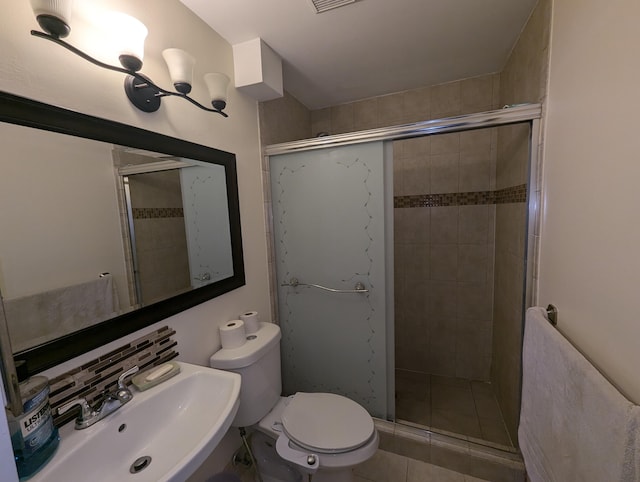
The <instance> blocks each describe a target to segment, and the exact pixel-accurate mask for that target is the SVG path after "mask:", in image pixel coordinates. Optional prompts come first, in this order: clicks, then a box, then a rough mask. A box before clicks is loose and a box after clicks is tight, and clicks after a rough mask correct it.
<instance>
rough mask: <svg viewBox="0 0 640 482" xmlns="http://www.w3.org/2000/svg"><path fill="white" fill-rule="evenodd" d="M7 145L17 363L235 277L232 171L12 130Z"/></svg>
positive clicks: (6, 258) (3, 247) (6, 128)
mask: <svg viewBox="0 0 640 482" xmlns="http://www.w3.org/2000/svg"><path fill="white" fill-rule="evenodd" d="M25 131H27V132H25ZM0 142H1V143H2V146H3V153H4V156H3V162H2V164H1V167H0V202H1V206H2V208H1V209H0V225H2V226H3V235H2V236H1V237H0V293H1V294H2V300H3V303H4V308H5V312H6V318H7V323H8V327H9V333H10V336H11V342H12V346H13V350H14V352H18V351H22V350H25V349H28V348H30V347H33V346H37V345H41V344H43V343H46V342H48V341H50V340H54V339H57V338H59V337H61V336H63V335H66V334H69V333H74V332H76V331H78V330H81V329H83V328H86V327H88V326H91V325H93V324H96V323H99V322H102V321H105V320H109V319H112V318H114V317H116V316H119V315H122V314H124V313H128V312H131V311H133V310H136V309H138V308H141V307H144V306H148V305H150V304H153V303H156V302H158V301H161V300H165V299H168V298H171V297H173V296H175V295H178V294H180V293H185V292H187V291H190V290H192V289H194V288H198V287H201V286H205V285H207V284H210V283H214V282H216V281H219V280H223V279H226V278H229V277H232V276H233V275H234V273H233V257H232V246H231V234H230V225H229V216H228V213H229V210H228V196H227V195H228V193H227V186H226V179H225V167H224V166H222V165H217V164H211V163H206V162H202V161H196V160H191V159H186V158H181V157H172V156H168V155H165V154H162V153H154V152H149V151H143V150H140V149H132V148H128V147H122V146H114V145H113V144H110V143H106V142H99V141H95V140H90V139H84V138H79V137H72V136H67V135H64V134H59V133H54V132H49V131H44V130H39V129H33V128H29V127H23V126H17V125H12V124H2V128H1V129H0Z"/></svg>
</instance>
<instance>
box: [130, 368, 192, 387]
mask: <svg viewBox="0 0 640 482" xmlns="http://www.w3.org/2000/svg"><path fill="white" fill-rule="evenodd" d="M178 373H180V365H178V363H177V362H167V363H163V364H162V365H158V366H156V367H152V368H150V369H148V370H145V371H144V372H142V373H138V374H137V375H136V376H135V377H133V378H132V379H131V383H133V385H134V386H135V387H136V388H137V389H138V390H140V391H141V392H142V391H144V390H147V389H149V388H151V387H155V386H156V385H158V384H159V383H162V382H164V381H165V380H168V379H169V378H171V377H173V376H175V375H177V374H178Z"/></svg>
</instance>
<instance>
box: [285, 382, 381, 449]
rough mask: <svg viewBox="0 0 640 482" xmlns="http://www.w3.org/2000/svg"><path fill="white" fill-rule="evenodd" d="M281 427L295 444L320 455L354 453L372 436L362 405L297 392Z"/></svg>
mask: <svg viewBox="0 0 640 482" xmlns="http://www.w3.org/2000/svg"><path fill="white" fill-rule="evenodd" d="M282 428H283V432H284V435H286V437H287V438H288V439H289V440H290V441H291V442H293V443H294V444H295V445H298V446H299V447H302V448H304V449H306V450H310V451H312V452H314V453H319V454H339V453H344V452H349V451H352V450H355V449H357V448H359V447H362V446H363V445H365V444H366V443H367V442H369V441H370V440H371V437H372V436H373V434H374V433H375V425H374V423H373V419H372V418H371V415H369V413H368V412H367V411H366V410H365V409H364V408H363V407H362V406H360V405H359V404H358V403H356V402H354V401H353V400H350V399H348V398H346V397H343V396H341V395H335V394H333V393H304V392H299V393H296V394H295V395H294V396H293V397H292V398H291V400H290V401H289V403H288V405H287V406H286V408H285V409H284V411H283V412H282ZM288 445H289V444H288Z"/></svg>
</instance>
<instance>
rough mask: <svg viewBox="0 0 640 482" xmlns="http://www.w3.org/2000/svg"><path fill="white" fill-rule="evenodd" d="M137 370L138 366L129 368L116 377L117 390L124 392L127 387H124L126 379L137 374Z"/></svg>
mask: <svg viewBox="0 0 640 482" xmlns="http://www.w3.org/2000/svg"><path fill="white" fill-rule="evenodd" d="M138 370H139V368H138V365H134V366H132V367H131V368H129V369H128V370H127V371H126V372H124V373H123V374H122V375H120V376H119V377H118V390H126V388H127V386H126V385H125V383H124V382H125V380H126V378H127V377H129V376H131V375H133V374H134V373H137V372H138Z"/></svg>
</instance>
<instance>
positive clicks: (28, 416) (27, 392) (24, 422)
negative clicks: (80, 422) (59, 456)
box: [7, 376, 60, 480]
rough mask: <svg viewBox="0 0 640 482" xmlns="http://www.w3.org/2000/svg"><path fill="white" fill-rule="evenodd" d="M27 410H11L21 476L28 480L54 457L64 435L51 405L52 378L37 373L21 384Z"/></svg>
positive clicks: (11, 423) (11, 431)
mask: <svg viewBox="0 0 640 482" xmlns="http://www.w3.org/2000/svg"><path fill="white" fill-rule="evenodd" d="M20 396H21V397H22V408H23V413H22V414H21V415H20V416H18V417H15V416H13V414H11V412H10V411H7V415H8V419H9V430H10V433H11V445H12V446H13V453H14V455H15V458H16V466H17V468H18V476H19V477H20V480H26V479H28V478H29V477H31V476H32V475H33V474H35V473H36V472H37V471H38V470H40V469H41V468H42V467H43V466H44V465H45V464H46V463H47V462H48V461H49V460H50V459H51V457H53V454H54V453H55V451H56V449H57V448H58V443H59V442H60V437H59V435H58V429H57V428H56V427H55V426H54V425H53V418H52V417H51V407H50V406H49V380H47V378H46V377H42V376H35V377H31V378H29V379H28V380H26V381H24V382H21V383H20Z"/></svg>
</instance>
